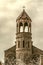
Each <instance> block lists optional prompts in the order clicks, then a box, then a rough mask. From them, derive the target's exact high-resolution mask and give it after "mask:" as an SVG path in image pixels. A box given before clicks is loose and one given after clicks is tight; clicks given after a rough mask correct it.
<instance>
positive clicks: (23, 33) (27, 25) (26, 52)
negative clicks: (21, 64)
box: [16, 10, 32, 61]
mask: <svg viewBox="0 0 43 65" xmlns="http://www.w3.org/2000/svg"><path fill="white" fill-rule="evenodd" d="M31 22H32V21H31V19H30V17H29V16H28V15H27V13H26V12H25V10H23V12H22V13H21V15H20V16H18V18H17V20H16V59H21V60H22V61H25V59H27V58H29V57H30V56H31V55H32V37H31V36H32V34H31Z"/></svg>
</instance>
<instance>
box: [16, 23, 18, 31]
mask: <svg viewBox="0 0 43 65" xmlns="http://www.w3.org/2000/svg"><path fill="white" fill-rule="evenodd" d="M16 31H17V32H18V23H17V29H16Z"/></svg>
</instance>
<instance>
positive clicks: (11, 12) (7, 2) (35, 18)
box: [0, 0, 43, 62]
mask: <svg viewBox="0 0 43 65" xmlns="http://www.w3.org/2000/svg"><path fill="white" fill-rule="evenodd" d="M23 6H25V10H26V12H27V13H28V15H29V16H30V18H31V19H32V40H33V44H34V45H35V46H36V47H38V48H40V49H42V50H43V0H0V61H2V62H3V61H4V50H6V49H8V48H10V47H12V46H13V45H14V44H15V38H16V36H15V34H16V18H17V17H18V15H19V14H20V13H21V12H22V10H23Z"/></svg>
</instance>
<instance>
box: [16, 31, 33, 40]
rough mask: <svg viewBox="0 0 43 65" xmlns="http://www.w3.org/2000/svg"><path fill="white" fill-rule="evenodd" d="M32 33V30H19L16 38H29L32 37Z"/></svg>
mask: <svg viewBox="0 0 43 65" xmlns="http://www.w3.org/2000/svg"><path fill="white" fill-rule="evenodd" d="M31 36H32V33H30V32H18V33H16V38H22V37H25V38H26V37H27V38H31V39H32V37H31Z"/></svg>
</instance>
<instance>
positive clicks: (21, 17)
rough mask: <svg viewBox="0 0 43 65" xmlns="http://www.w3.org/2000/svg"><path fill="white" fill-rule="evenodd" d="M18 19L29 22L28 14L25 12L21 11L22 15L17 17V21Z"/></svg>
mask: <svg viewBox="0 0 43 65" xmlns="http://www.w3.org/2000/svg"><path fill="white" fill-rule="evenodd" d="M20 19H27V20H30V21H31V18H30V17H29V16H28V14H27V13H26V12H25V10H24V9H23V11H22V13H21V14H20V15H19V16H18V17H17V20H20Z"/></svg>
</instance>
